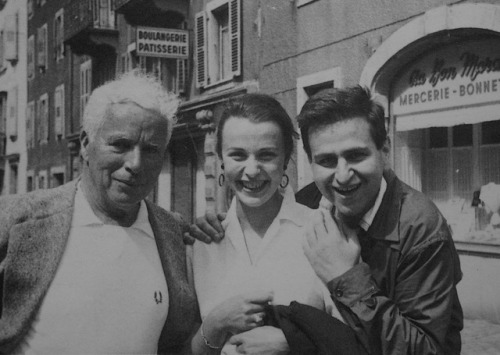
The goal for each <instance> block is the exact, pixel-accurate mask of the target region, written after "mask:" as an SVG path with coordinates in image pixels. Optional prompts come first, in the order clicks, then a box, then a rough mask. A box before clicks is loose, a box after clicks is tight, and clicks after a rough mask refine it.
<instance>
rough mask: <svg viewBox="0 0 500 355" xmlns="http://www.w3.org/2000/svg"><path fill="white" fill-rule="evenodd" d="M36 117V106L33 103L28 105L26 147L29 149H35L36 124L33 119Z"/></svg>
mask: <svg viewBox="0 0 500 355" xmlns="http://www.w3.org/2000/svg"><path fill="white" fill-rule="evenodd" d="M34 116H35V106H34V103H33V102H30V103H28V106H26V145H27V146H28V148H31V147H33V138H34V133H35V132H34V123H33V118H34Z"/></svg>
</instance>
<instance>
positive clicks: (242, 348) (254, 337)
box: [229, 326, 290, 355]
mask: <svg viewBox="0 0 500 355" xmlns="http://www.w3.org/2000/svg"><path fill="white" fill-rule="evenodd" d="M229 344H233V345H235V346H236V351H237V352H238V353H239V354H247V355H248V354H255V355H278V354H280V355H281V354H283V355H284V354H288V352H289V351H290V348H289V347H288V343H287V341H286V338H285V334H283V331H282V330H281V329H279V328H275V327H270V326H264V327H259V328H255V329H252V330H249V331H247V332H244V333H240V334H237V335H233V336H232V337H231V338H230V339H229Z"/></svg>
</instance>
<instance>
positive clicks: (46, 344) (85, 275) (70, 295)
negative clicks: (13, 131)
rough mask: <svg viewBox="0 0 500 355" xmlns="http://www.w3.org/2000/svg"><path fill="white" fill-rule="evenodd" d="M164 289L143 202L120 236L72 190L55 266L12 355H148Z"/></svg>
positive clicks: (159, 325)
mask: <svg viewBox="0 0 500 355" xmlns="http://www.w3.org/2000/svg"><path fill="white" fill-rule="evenodd" d="M167 313H168V289H167V284H166V280H165V276H164V273H163V268H162V265H161V261H160V257H159V255H158V249H157V247H156V241H155V238H154V235H153V231H152V229H151V226H150V224H149V220H148V211H147V207H146V204H145V202H144V201H142V202H141V206H140V209H139V213H138V216H137V219H136V221H135V222H134V224H133V225H132V226H130V227H128V228H126V227H121V226H116V225H109V224H104V223H103V222H102V221H101V220H100V219H99V218H98V217H97V216H96V215H95V214H94V213H93V211H92V209H91V207H90V205H89V203H88V202H87V200H86V199H85V196H84V195H83V193H82V191H81V189H80V188H79V189H78V190H77V193H76V196H75V205H74V212H73V219H72V224H71V231H70V234H69V238H68V242H67V245H66V249H65V252H64V254H63V257H62V259H61V263H60V264H59V267H58V269H57V272H56V274H55V277H54V280H53V282H52V283H51V285H50V287H49V290H48V292H47V295H46V296H45V297H44V299H43V303H42V305H41V308H40V311H39V313H38V315H37V318H36V320H35V321H34V322H33V324H32V327H31V329H30V332H29V334H28V336H26V337H25V339H24V341H23V343H22V344H21V346H20V347H19V349H18V350H17V353H18V354H30V355H31V354H118V353H129V354H155V353H156V352H157V346H158V340H159V337H160V334H161V331H162V329H163V326H164V324H165V320H166V318H167Z"/></svg>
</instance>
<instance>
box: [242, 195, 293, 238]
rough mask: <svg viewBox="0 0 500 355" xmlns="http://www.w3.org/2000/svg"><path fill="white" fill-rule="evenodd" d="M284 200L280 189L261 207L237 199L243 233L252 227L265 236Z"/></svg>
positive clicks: (261, 235)
mask: <svg viewBox="0 0 500 355" xmlns="http://www.w3.org/2000/svg"><path fill="white" fill-rule="evenodd" d="M282 201H283V196H281V194H280V193H279V191H276V193H275V194H274V195H273V197H271V198H270V199H269V201H267V202H266V203H264V204H263V205H261V206H259V207H249V206H246V205H243V204H242V203H241V202H240V201H237V204H236V215H237V216H238V220H239V221H240V225H241V228H242V230H243V233H244V234H246V233H245V231H246V230H247V231H248V228H250V229H251V230H253V231H254V232H255V233H257V234H258V235H259V236H260V237H261V238H263V237H264V235H265V234H266V232H267V230H268V229H269V226H270V225H271V223H273V221H274V219H275V218H276V216H277V215H278V213H279V211H280V208H281V203H282Z"/></svg>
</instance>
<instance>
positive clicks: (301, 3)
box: [297, 0, 317, 7]
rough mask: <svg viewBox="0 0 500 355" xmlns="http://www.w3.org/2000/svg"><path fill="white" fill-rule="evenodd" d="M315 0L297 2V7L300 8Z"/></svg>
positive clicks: (299, 0)
mask: <svg viewBox="0 0 500 355" xmlns="http://www.w3.org/2000/svg"><path fill="white" fill-rule="evenodd" d="M314 1H317V0H297V7H302V6H304V5H307V4H309V3H311V2H314Z"/></svg>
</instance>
